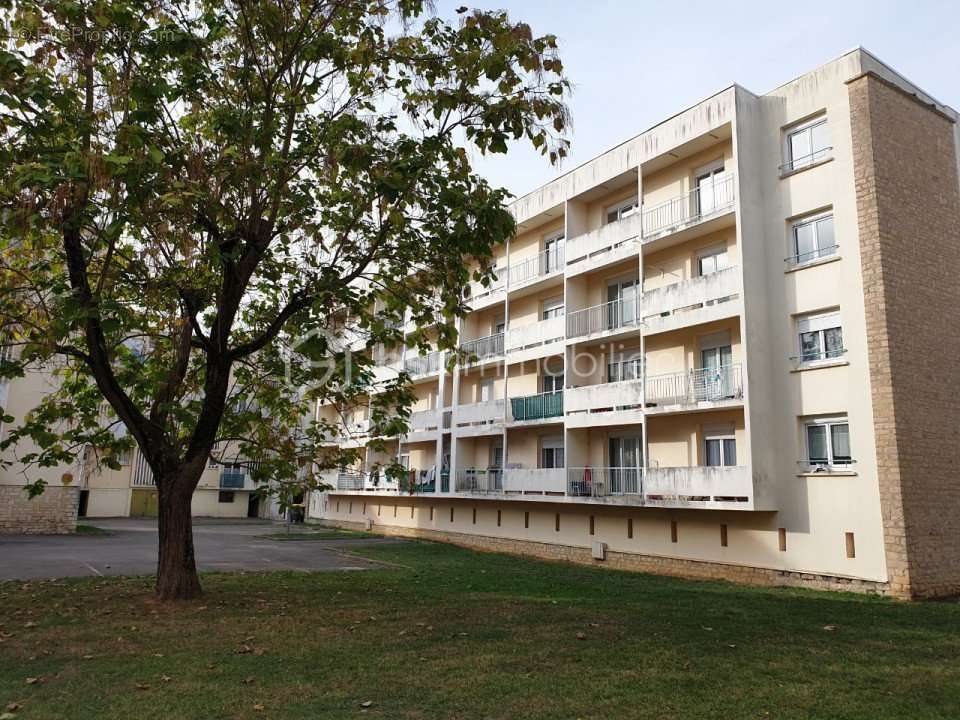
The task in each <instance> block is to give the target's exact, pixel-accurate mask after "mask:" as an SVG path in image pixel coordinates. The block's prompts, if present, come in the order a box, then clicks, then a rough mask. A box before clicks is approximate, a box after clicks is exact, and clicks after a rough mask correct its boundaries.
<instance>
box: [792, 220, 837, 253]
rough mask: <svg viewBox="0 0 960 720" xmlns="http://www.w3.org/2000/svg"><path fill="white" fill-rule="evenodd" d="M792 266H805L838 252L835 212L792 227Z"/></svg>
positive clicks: (799, 221)
mask: <svg viewBox="0 0 960 720" xmlns="http://www.w3.org/2000/svg"><path fill="white" fill-rule="evenodd" d="M790 252H791V255H790V257H788V258H787V262H788V263H790V265H792V266H795V265H803V264H804V263H809V262H813V261H814V260H819V259H820V258H825V257H830V256H831V255H835V254H836V252H837V240H836V236H835V235H834V232H833V212H832V211H830V212H825V213H819V214H817V215H813V216H810V217H805V218H803V219H801V220H797V221H796V222H794V223H792V224H791V226H790Z"/></svg>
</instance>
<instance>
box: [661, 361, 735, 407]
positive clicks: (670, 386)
mask: <svg viewBox="0 0 960 720" xmlns="http://www.w3.org/2000/svg"><path fill="white" fill-rule="evenodd" d="M742 397H743V379H742V377H741V372H740V365H724V366H722V367H717V368H700V369H697V370H689V371H687V372H678V373H667V374H665V375H652V376H649V377H648V378H647V392H646V401H647V404H648V405H650V404H658V405H659V404H662V405H682V404H691V403H697V402H711V401H719V400H730V399H739V398H742Z"/></svg>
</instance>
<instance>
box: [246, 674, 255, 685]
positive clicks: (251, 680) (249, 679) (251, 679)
mask: <svg viewBox="0 0 960 720" xmlns="http://www.w3.org/2000/svg"><path fill="white" fill-rule="evenodd" d="M256 681H257V679H256V678H255V677H254V676H253V675H251V676H250V677H245V678H244V679H243V684H244V685H253V684H254V683H255V682H256Z"/></svg>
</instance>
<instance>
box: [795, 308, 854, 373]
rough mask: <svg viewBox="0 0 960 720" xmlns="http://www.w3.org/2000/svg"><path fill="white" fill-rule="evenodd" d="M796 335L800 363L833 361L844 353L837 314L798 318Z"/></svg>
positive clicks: (838, 315)
mask: <svg viewBox="0 0 960 720" xmlns="http://www.w3.org/2000/svg"><path fill="white" fill-rule="evenodd" d="M797 334H798V341H799V347H800V354H799V355H798V357H797V359H798V360H799V361H800V362H802V363H808V362H816V361H817V360H834V359H836V358H839V357H841V356H842V355H843V353H844V352H846V351H845V350H844V348H843V328H842V327H841V325H840V313H838V312H831V313H824V314H821V315H807V316H805V317H801V318H799V319H798V320H797Z"/></svg>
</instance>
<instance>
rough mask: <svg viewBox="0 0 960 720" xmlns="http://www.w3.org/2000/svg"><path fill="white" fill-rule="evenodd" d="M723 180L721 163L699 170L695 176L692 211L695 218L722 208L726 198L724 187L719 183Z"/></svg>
mask: <svg viewBox="0 0 960 720" xmlns="http://www.w3.org/2000/svg"><path fill="white" fill-rule="evenodd" d="M722 179H723V163H722V162H718V163H717V164H716V165H714V166H712V167H709V168H704V169H703V170H700V171H699V172H698V173H697V174H696V176H695V183H694V187H695V188H696V203H695V206H694V210H695V211H696V214H697V216H703V215H709V214H710V213H712V212H713V211H714V210H715V209H717V208H718V207H722V206H723V205H724V204H725V203H726V201H727V200H728V198H727V197H726V195H727V192H726V186H725V185H724V184H721V183H720V182H719V181H720V180H722Z"/></svg>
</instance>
